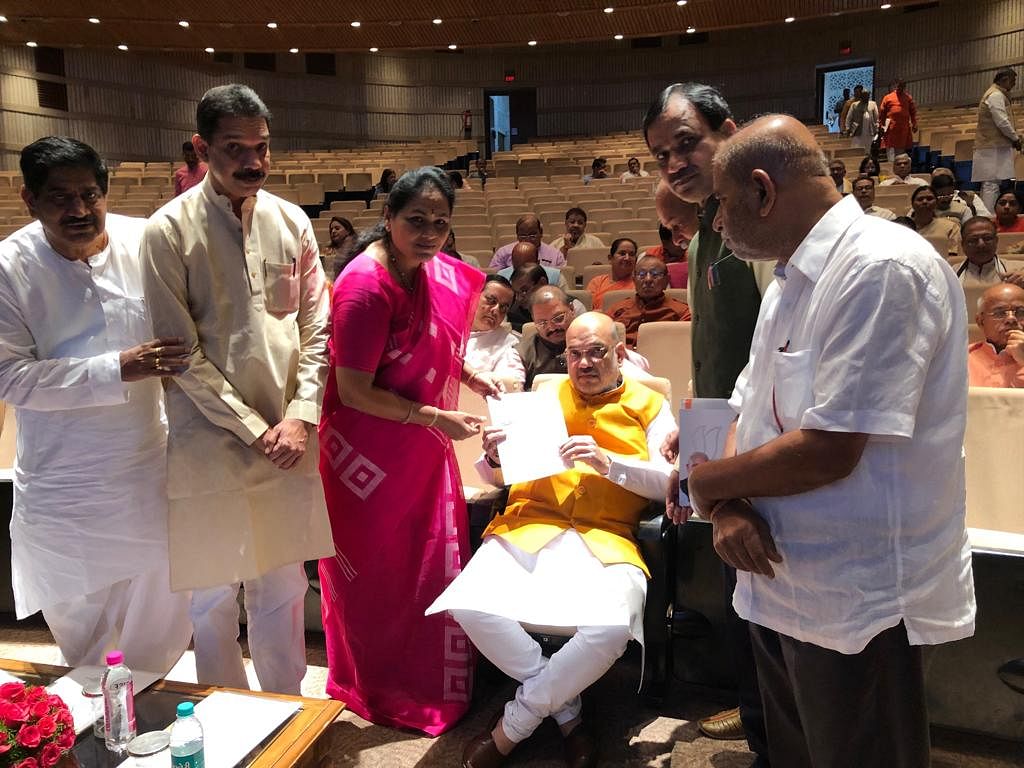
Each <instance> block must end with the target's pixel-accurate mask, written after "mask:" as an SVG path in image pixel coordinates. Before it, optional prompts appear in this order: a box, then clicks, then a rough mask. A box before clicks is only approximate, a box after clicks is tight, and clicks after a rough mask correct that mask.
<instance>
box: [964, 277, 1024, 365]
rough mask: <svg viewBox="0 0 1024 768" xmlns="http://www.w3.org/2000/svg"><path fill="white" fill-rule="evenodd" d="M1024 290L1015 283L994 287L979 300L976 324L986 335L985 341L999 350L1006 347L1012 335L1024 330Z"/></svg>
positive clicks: (1000, 284) (999, 284)
mask: <svg viewBox="0 0 1024 768" xmlns="http://www.w3.org/2000/svg"><path fill="white" fill-rule="evenodd" d="M1017 312H1021V313H1024V288H1020V287H1019V286H1016V285H1014V284H1013V283H998V284H996V285H993V286H992V287H991V288H989V289H988V290H987V291H985V292H984V293H983V294H981V298H980V299H978V314H977V316H976V317H975V318H974V322H976V323H977V324H978V327H979V328H981V330H982V331H983V332H984V334H985V339H986V340H988V342H989V343H990V344H992V345H993V346H995V347H996V348H997V349H1002V348H1003V347H1005V346H1006V344H1007V341H1008V340H1009V337H1010V333H1011V332H1013V331H1017V332H1020V331H1021V330H1024V318H1019V317H1017V314H1016V313H1017Z"/></svg>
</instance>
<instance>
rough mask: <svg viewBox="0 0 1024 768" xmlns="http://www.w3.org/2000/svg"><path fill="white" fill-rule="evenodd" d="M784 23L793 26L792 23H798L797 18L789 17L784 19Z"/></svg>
mask: <svg viewBox="0 0 1024 768" xmlns="http://www.w3.org/2000/svg"><path fill="white" fill-rule="evenodd" d="M784 21H785V22H786V23H787V24H792V23H793V22H794V21H796V16H787V17H786V18H785V19H784Z"/></svg>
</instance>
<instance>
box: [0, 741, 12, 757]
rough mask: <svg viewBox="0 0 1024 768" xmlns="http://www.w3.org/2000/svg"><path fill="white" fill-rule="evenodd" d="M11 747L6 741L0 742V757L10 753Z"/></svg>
mask: <svg viewBox="0 0 1024 768" xmlns="http://www.w3.org/2000/svg"><path fill="white" fill-rule="evenodd" d="M12 746H13V745H12V744H11V743H10V742H8V741H3V742H0V755H2V754H4V753H6V752H10V751H11V747H12Z"/></svg>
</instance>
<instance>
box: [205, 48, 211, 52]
mask: <svg viewBox="0 0 1024 768" xmlns="http://www.w3.org/2000/svg"><path fill="white" fill-rule="evenodd" d="M204 50H205V51H206V52H207V53H213V48H205V49H204Z"/></svg>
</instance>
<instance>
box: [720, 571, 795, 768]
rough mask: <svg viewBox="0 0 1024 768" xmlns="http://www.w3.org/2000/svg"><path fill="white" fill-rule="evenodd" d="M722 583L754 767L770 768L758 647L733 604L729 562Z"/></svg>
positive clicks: (733, 583) (733, 576) (732, 573)
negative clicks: (753, 645) (757, 665)
mask: <svg viewBox="0 0 1024 768" xmlns="http://www.w3.org/2000/svg"><path fill="white" fill-rule="evenodd" d="M722 583H723V585H724V587H725V619H726V629H727V631H728V637H729V642H730V646H731V649H732V660H733V667H734V669H735V670H736V693H737V694H738V698H739V707H740V720H742V721H743V733H744V735H745V736H746V737H747V746H748V747H750V751H751V752H753V753H754V754H756V755H757V757H758V759H757V760H756V761H755V762H754V768H768V766H769V765H770V762H769V760H768V737H767V735H766V734H765V727H764V710H763V709H762V708H761V692H760V690H758V687H757V667H756V666H755V665H754V649H753V648H752V647H751V643H750V625H749V624H748V623H747V622H746V621H745V620H743V619H741V618H740V617H739V616H737V615H736V611H735V609H734V608H733V607H732V594H733V592H735V591H736V569H735V568H733V567H732V566H730V565H726V564H725V563H722ZM780 765H785V763H781V764H780Z"/></svg>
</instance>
